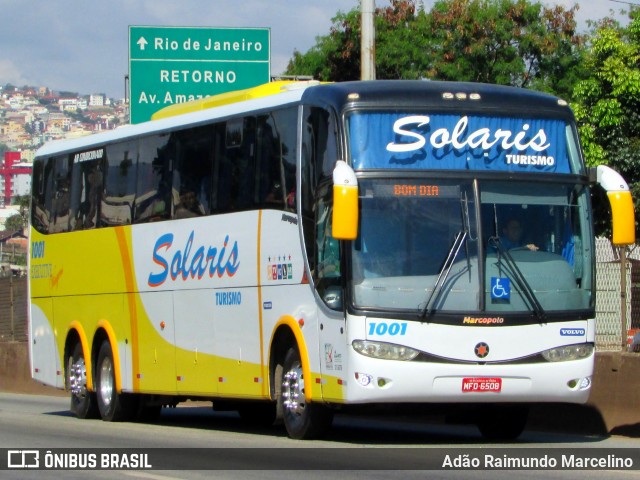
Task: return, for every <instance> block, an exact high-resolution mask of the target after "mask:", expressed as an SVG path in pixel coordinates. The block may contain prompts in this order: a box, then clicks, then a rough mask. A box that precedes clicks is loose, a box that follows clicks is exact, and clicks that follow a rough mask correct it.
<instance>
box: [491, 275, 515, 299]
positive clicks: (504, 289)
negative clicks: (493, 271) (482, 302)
mask: <svg viewBox="0 0 640 480" xmlns="http://www.w3.org/2000/svg"><path fill="white" fill-rule="evenodd" d="M491 298H495V299H498V300H509V299H510V298H511V282H510V280H509V279H508V278H504V277H491Z"/></svg>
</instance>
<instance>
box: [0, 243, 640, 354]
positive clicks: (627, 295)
mask: <svg viewBox="0 0 640 480" xmlns="http://www.w3.org/2000/svg"><path fill="white" fill-rule="evenodd" d="M635 247H636V246H634V247H632V248H628V249H627V250H626V255H621V254H620V249H618V248H614V247H612V245H611V243H610V242H609V241H608V240H607V239H605V238H598V239H596V259H597V263H596V270H597V284H596V348H597V350H598V351H619V350H621V349H624V348H626V342H627V332H628V331H629V329H633V328H640V248H635ZM621 257H622V259H621ZM621 260H622V261H621ZM622 264H624V265H625V276H624V281H622V277H621V265H622ZM624 283H626V288H625V292H624V295H623V294H622V290H621V284H624ZM623 317H624V320H623ZM11 341H17V342H26V341H27V278H26V277H25V276H5V277H0V342H11Z"/></svg>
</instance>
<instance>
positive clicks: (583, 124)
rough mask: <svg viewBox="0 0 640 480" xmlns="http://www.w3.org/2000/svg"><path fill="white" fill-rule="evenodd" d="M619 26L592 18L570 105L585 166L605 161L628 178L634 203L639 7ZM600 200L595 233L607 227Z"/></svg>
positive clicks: (639, 199)
mask: <svg viewBox="0 0 640 480" xmlns="http://www.w3.org/2000/svg"><path fill="white" fill-rule="evenodd" d="M629 16H630V19H631V22H630V24H629V25H628V26H627V27H625V28H623V27H621V26H620V24H619V23H618V22H616V21H613V20H611V19H604V20H602V21H600V22H599V23H598V24H596V27H595V30H594V32H593V35H592V40H591V45H590V48H589V51H588V55H587V57H586V60H585V62H586V69H587V71H589V72H590V75H589V77H588V78H586V79H584V80H582V81H581V82H579V83H578V84H577V85H576V89H575V102H574V103H573V104H572V107H573V110H574V112H575V114H576V118H577V120H578V125H579V131H580V138H581V141H582V147H583V151H584V154H585V158H586V161H587V165H589V166H597V165H601V164H606V165H609V166H611V167H612V168H614V169H615V170H617V171H618V172H619V173H620V174H621V175H622V176H623V177H625V179H626V180H627V183H629V185H630V187H631V191H632V194H633V197H634V198H635V202H636V209H637V208H638V207H639V206H640V159H639V158H638V152H639V151H640V113H639V112H640V10H632V11H631V12H630V14H629ZM603 205H606V203H605V202H597V203H596V204H595V206H596V220H597V233H599V234H602V233H608V230H609V227H608V224H609V221H608V214H607V213H606V212H605V211H604V208H603Z"/></svg>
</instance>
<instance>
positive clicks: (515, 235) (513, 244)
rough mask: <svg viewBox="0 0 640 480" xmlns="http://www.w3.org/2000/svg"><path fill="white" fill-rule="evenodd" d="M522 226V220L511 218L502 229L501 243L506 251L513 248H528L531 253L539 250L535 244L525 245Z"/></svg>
mask: <svg viewBox="0 0 640 480" xmlns="http://www.w3.org/2000/svg"><path fill="white" fill-rule="evenodd" d="M522 232H523V228H522V224H521V223H520V220H518V219H516V218H511V219H509V220H508V221H507V223H506V224H505V226H504V227H503V228H502V235H500V243H501V244H502V246H503V247H504V248H505V249H506V250H511V249H512V248H527V249H529V250H531V251H534V252H535V251H536V250H538V247H537V246H536V245H535V244H533V243H524V241H523V239H522Z"/></svg>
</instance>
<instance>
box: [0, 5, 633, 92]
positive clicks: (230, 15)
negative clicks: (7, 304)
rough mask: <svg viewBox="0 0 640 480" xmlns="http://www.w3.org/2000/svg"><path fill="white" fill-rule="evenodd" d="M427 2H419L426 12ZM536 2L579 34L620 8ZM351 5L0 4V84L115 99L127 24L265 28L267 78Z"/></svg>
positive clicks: (120, 88) (124, 62)
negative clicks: (573, 14) (572, 21)
mask: <svg viewBox="0 0 640 480" xmlns="http://www.w3.org/2000/svg"><path fill="white" fill-rule="evenodd" d="M433 1H434V0H423V1H422V3H423V4H424V6H425V8H426V9H430V8H431V6H432V5H433ZM629 1H630V2H632V3H640V0H629ZM375 3H376V6H377V7H385V6H387V5H389V3H390V2H389V0H376V2H375ZM542 3H544V4H546V5H553V4H561V5H564V6H565V7H567V6H571V5H573V4H574V3H578V4H580V6H581V8H580V10H579V11H578V14H577V19H578V24H579V26H581V27H583V29H584V30H585V31H586V20H587V19H590V20H597V19H600V18H602V17H604V16H607V15H609V13H610V11H611V10H613V11H614V12H618V11H619V10H621V9H624V8H627V5H625V3H626V2H619V1H613V0H577V1H575V0H556V1H550V0H544V1H543V2H542ZM358 5H359V0H109V1H99V0H98V1H95V0H34V1H31V2H25V1H23V0H0V12H1V15H2V18H3V21H2V22H1V23H0V85H5V84H7V83H11V84H13V85H16V86H23V85H29V86H37V87H40V86H43V87H48V88H50V89H52V90H58V91H59V90H63V91H71V92H78V93H80V94H83V95H86V94H91V93H104V94H107V95H108V96H110V97H113V98H122V97H124V77H125V75H126V74H127V73H128V69H129V40H128V32H129V26H143V25H144V26H146V25H149V26H181V27H258V28H269V29H270V31H271V74H272V75H278V74H281V73H282V72H283V71H284V69H285V68H286V66H287V63H288V61H289V59H290V58H291V57H292V55H293V52H294V50H297V51H299V52H302V53H304V52H306V51H307V50H308V49H309V48H311V47H312V46H313V45H314V44H315V43H316V38H317V37H318V36H323V35H327V34H328V33H329V29H330V27H331V25H332V21H331V19H332V18H333V17H334V16H335V15H336V13H338V12H339V11H341V12H345V13H346V12H348V11H350V10H352V9H353V8H356V7H357V6H358ZM618 18H620V19H623V18H624V17H620V16H618Z"/></svg>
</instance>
